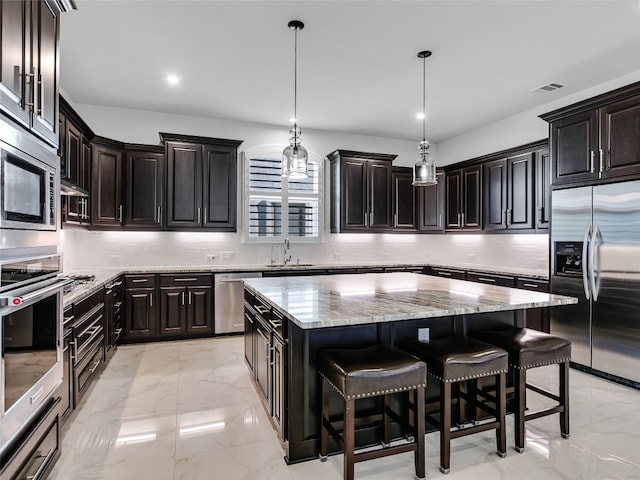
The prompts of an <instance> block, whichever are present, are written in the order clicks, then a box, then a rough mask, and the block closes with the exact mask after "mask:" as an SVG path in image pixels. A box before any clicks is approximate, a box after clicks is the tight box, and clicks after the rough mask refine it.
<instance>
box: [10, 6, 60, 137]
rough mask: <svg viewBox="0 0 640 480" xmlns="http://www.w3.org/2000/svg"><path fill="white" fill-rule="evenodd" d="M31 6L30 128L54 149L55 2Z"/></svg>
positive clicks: (55, 111) (55, 112)
mask: <svg viewBox="0 0 640 480" xmlns="http://www.w3.org/2000/svg"><path fill="white" fill-rule="evenodd" d="M3 3H5V2H3ZM32 5H33V6H34V11H33V19H32V25H33V32H32V51H33V58H32V63H33V65H34V73H35V82H36V88H35V89H34V99H33V104H34V106H33V114H32V120H31V124H32V127H31V128H32V129H33V130H34V131H35V132H37V133H38V134H40V136H41V137H42V138H44V139H45V140H47V141H48V142H49V143H51V144H52V145H54V146H57V145H58V101H59V100H58V75H59V72H58V68H59V67H58V65H59V54H60V47H59V38H60V32H59V28H60V17H59V15H60V10H59V9H58V7H57V6H56V3H55V1H48V0H41V1H38V2H33V3H32Z"/></svg>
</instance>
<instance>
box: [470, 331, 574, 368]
mask: <svg viewBox="0 0 640 480" xmlns="http://www.w3.org/2000/svg"><path fill="white" fill-rule="evenodd" d="M471 335H472V336H473V337H474V338H477V339H479V340H482V341H484V342H488V343H491V344H492V345H496V346H498V347H500V348H504V349H505V350H506V351H507V352H509V363H510V364H511V365H512V366H513V367H514V368H524V369H527V368H533V367H541V366H543V365H551V364H554V363H564V362H568V361H570V360H571V342H569V341H568V340H565V339H564V338H560V337H556V336H554V335H550V334H548V333H544V332H539V331H537V330H532V329H530V328H508V329H505V330H487V331H481V332H474V333H472V334H471Z"/></svg>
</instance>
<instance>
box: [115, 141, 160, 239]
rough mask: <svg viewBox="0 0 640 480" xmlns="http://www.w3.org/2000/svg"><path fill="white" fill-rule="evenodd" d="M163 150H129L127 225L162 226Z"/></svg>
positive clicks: (149, 227)
mask: <svg viewBox="0 0 640 480" xmlns="http://www.w3.org/2000/svg"><path fill="white" fill-rule="evenodd" d="M164 170H165V169H164V154H162V153H153V152H138V151H136V152H127V153H126V160H125V198H126V201H125V215H124V225H125V228H132V227H133V228H135V229H145V230H146V229H159V228H161V227H162V192H163V190H164V188H163V187H164Z"/></svg>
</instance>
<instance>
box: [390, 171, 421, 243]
mask: <svg viewBox="0 0 640 480" xmlns="http://www.w3.org/2000/svg"><path fill="white" fill-rule="evenodd" d="M391 179H392V186H393V189H392V190H393V229H394V230H402V231H409V232H415V231H416V195H415V187H414V186H413V185H412V182H413V171H412V170H411V169H410V168H394V169H392V171H391Z"/></svg>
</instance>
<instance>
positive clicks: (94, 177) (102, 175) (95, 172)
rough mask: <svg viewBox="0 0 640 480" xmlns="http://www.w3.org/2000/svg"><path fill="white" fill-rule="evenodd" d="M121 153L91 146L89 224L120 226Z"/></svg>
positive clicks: (121, 210)
mask: <svg viewBox="0 0 640 480" xmlns="http://www.w3.org/2000/svg"><path fill="white" fill-rule="evenodd" d="M122 215H123V205H122V152H121V151H119V150H115V149H113V148H110V147H106V146H103V145H97V144H94V145H93V162H92V165H91V224H92V225H94V226H95V225H103V226H107V225H110V226H120V225H122Z"/></svg>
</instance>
